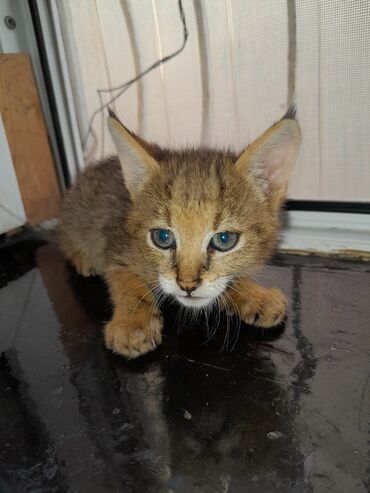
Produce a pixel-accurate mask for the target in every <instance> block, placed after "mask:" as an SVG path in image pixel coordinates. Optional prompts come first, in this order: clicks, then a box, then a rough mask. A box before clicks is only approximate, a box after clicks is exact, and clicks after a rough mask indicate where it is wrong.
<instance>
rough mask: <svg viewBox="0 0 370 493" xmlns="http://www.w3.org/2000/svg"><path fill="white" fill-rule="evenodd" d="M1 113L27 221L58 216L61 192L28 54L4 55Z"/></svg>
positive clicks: (0, 78)
mask: <svg viewBox="0 0 370 493" xmlns="http://www.w3.org/2000/svg"><path fill="white" fill-rule="evenodd" d="M0 112H1V114H2V117H3V121H4V127H5V131H6V135H7V139H8V143H9V147H10V152H11V155H12V159H13V163H14V167H15V172H16V175H17V180H18V184H19V188H20V191H21V196H22V200H23V205H24V208H25V211H26V216H27V222H28V223H29V224H38V223H40V222H42V221H44V220H46V219H51V218H53V217H55V216H57V214H58V211H59V207H60V202H61V193H60V188H59V184H58V179H57V175H56V170H55V165H54V162H53V158H52V154H51V150H50V146H49V141H48V135H47V130H46V126H45V122H44V117H43V114H42V110H41V106H40V100H39V96H38V93H37V88H36V84H35V79H34V76H33V72H32V66H31V61H30V57H29V55H27V54H23V53H21V54H12V55H0Z"/></svg>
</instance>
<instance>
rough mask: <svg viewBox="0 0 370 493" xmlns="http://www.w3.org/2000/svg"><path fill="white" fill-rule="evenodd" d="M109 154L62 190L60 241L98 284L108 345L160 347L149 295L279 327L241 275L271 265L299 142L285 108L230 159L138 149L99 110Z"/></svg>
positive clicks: (269, 304) (277, 315)
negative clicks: (109, 309) (217, 307)
mask: <svg viewBox="0 0 370 493" xmlns="http://www.w3.org/2000/svg"><path fill="white" fill-rule="evenodd" d="M108 125H109V129H110V132H111V135H112V137H113V140H114V143H115V146H116V148H117V152H118V156H117V157H112V158H109V159H106V160H103V161H101V162H100V163H98V164H96V165H95V166H91V167H88V168H87V169H86V170H85V171H84V173H83V174H82V175H81V176H79V178H78V180H77V182H76V184H75V185H74V186H73V187H72V188H71V189H70V190H69V191H68V192H67V194H66V197H65V200H64V205H63V208H62V213H61V221H60V225H59V240H60V245H61V248H62V250H63V252H64V254H65V255H66V256H67V258H68V259H69V260H70V261H71V262H72V263H73V265H74V266H75V267H76V269H77V271H78V272H80V273H81V274H82V275H85V276H89V275H91V274H92V273H97V274H100V275H102V276H103V277H104V279H105V280H106V282H107V284H108V286H109V290H110V295H111V299H112V302H113V305H114V313H113V318H112V320H111V321H110V322H109V323H108V324H107V325H106V327H105V341H106V345H107V347H108V348H110V349H112V350H113V351H114V352H116V353H119V354H122V355H124V356H126V357H128V358H135V357H137V356H139V355H141V354H143V353H146V352H148V351H151V350H152V349H154V348H155V347H156V346H157V345H158V344H160V342H161V331H162V316H161V313H160V311H159V309H158V306H157V303H156V296H157V294H159V293H162V294H165V295H168V296H169V297H172V298H175V299H176V300H177V301H178V303H180V304H182V305H185V306H186V307H188V308H189V309H195V310H197V309H200V308H203V307H211V306H212V305H214V304H215V303H216V300H217V303H220V304H221V306H222V307H223V308H225V309H228V310H229V311H231V312H234V313H236V314H237V315H238V316H240V317H241V318H242V320H243V321H244V322H246V323H248V324H254V325H256V326H259V327H265V328H268V327H273V326H275V325H278V324H279V323H280V322H281V321H282V320H283V318H284V316H285V309H286V300H285V297H284V295H283V294H282V293H281V291H279V290H278V289H268V288H264V287H262V286H261V285H259V284H256V283H255V282H254V281H253V280H252V278H251V277H250V275H252V274H253V273H254V272H255V271H256V269H257V268H258V267H259V266H261V264H262V263H263V262H264V261H265V260H266V259H267V258H268V257H269V256H270V254H271V252H272V249H273V247H274V244H275V242H276V239H277V233H278V227H279V209H280V206H281V204H282V203H283V201H284V198H285V193H286V188H287V182H288V177H289V175H290V171H291V169H292V166H293V163H294V161H295V159H296V156H297V152H298V149H299V145H300V140H301V137H300V129H299V125H298V123H297V121H296V120H295V111H294V109H293V110H289V111H288V113H287V114H286V115H285V116H284V118H283V119H282V120H280V121H279V122H278V123H276V124H275V125H273V126H272V127H271V128H270V129H269V130H267V131H266V132H265V133H264V134H263V135H262V136H261V137H259V138H258V139H257V140H256V141H255V142H254V143H253V144H251V145H249V146H248V147H247V148H246V149H245V150H244V151H243V152H242V153H241V154H240V155H236V154H233V153H232V152H221V151H217V150H212V149H198V150H194V149H190V150H183V151H171V150H168V149H162V148H160V147H158V146H156V145H152V144H148V143H147V142H145V141H143V140H142V139H140V138H139V137H137V136H136V135H135V134H133V133H132V132H130V131H129V130H128V129H127V128H125V127H124V126H123V125H122V123H121V122H120V121H119V120H118V119H117V118H116V116H115V115H114V114H113V113H112V112H110V116H109V119H108Z"/></svg>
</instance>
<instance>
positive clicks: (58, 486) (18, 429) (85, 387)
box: [0, 241, 370, 493]
mask: <svg viewBox="0 0 370 493" xmlns="http://www.w3.org/2000/svg"><path fill="white" fill-rule="evenodd" d="M0 259H1V260H0V287H1V289H0V492H1V493H3V492H12V493H13V492H17V493H18V492H43V493H44V492H83V493H85V492H86V493H90V492H91V493H93V492H144V493H146V492H181V493H192V492H196V493H198V492H199V493H200V492H205V493H208V492H220V493H221V492H222V493H228V492H229V493H234V492H245V493H252V492H263V493H270V492H277V491H279V492H280V491H281V492H285V493H286V492H299V493H300V492H311V491H312V492H318V493H324V492H336V493H338V492H345V493H356V492H358V493H360V492H368V491H369V487H370V480H369V478H370V458H369V450H370V446H369V394H370V383H369V370H370V357H369V356H370V322H369V320H370V264H365V263H364V264H361V263H351V262H344V261H343V262H340V261H334V260H329V259H322V258H304V257H301V258H300V257H281V258H279V259H277V262H276V264H275V265H274V266H271V267H268V268H267V269H266V271H265V272H264V274H263V275H262V276H261V279H262V280H263V282H265V283H266V284H269V285H277V286H280V287H281V288H282V289H283V290H284V291H285V292H286V293H287V294H288V296H289V298H290V314H289V318H288V321H287V324H286V327H285V331H283V332H282V331H278V332H277V333H270V332H268V333H265V334H260V333H259V332H258V331H256V330H255V329H253V328H251V327H242V330H241V334H240V337H239V339H238V341H237V342H235V326H233V327H230V328H229V341H227V340H225V333H226V322H225V321H222V322H221V324H220V327H219V329H218V330H217V333H216V335H215V337H213V338H211V339H210V340H209V341H208V342H207V339H208V336H207V330H206V329H205V328H204V327H205V323H204V321H203V322H199V324H198V325H197V324H196V323H193V324H190V323H189V322H188V321H186V320H185V321H182V322H181V321H179V320H178V319H177V318H176V313H169V312H167V313H166V318H167V323H166V331H165V334H166V336H165V338H164V344H163V346H162V347H161V348H160V349H159V350H157V351H156V352H155V353H153V354H152V355H151V356H148V357H146V358H143V359H142V360H141V361H136V362H131V363H128V362H126V361H125V360H124V359H122V358H120V357H117V356H113V355H111V354H110V353H109V352H108V351H107V350H105V348H104V346H103V341H102V331H101V327H102V321H104V320H107V319H108V318H109V309H108V306H109V305H108V303H107V297H106V293H105V291H104V286H103V285H102V283H101V282H99V280H98V279H93V280H86V279H82V278H80V277H78V276H76V275H75V274H74V273H73V272H72V271H71V269H69V268H68V267H67V266H66V264H65V262H64V260H63V258H62V257H61V256H60V254H59V253H58V251H57V250H56V248H55V247H54V246H52V245H48V244H44V245H41V246H38V247H37V245H36V244H35V242H33V241H26V242H24V243H20V244H15V245H14V246H12V247H8V248H5V249H2V250H0ZM216 322H217V319H216V320H213V321H212V320H210V321H209V325H210V326H211V327H213V326H214V325H215V324H216ZM227 342H228V349H227V348H226V347H225V346H227ZM222 346H224V347H223V349H222V350H221V348H222ZM232 347H233V350H232V351H231V349H232Z"/></svg>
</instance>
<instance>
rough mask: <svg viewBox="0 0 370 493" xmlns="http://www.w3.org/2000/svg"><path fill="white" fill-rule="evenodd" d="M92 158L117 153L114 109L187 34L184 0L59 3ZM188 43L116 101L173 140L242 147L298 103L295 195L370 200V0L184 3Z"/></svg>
mask: <svg viewBox="0 0 370 493" xmlns="http://www.w3.org/2000/svg"><path fill="white" fill-rule="evenodd" d="M56 5H57V8H58V12H59V17H60V23H61V27H62V36H63V41H64V46H65V51H66V55H67V61H68V67H69V72H70V78H71V83H72V89H73V96H74V101H75V105H76V108H77V113H78V115H77V116H78V122H79V129H80V135H81V140H82V142H83V144H84V147H85V156H86V159H87V160H91V159H97V158H100V157H102V156H104V155H107V154H109V153H111V152H113V147H112V143H111V141H110V139H109V136H108V135H107V131H106V126H105V118H106V112H101V113H99V114H97V116H96V117H95V119H94V120H93V124H92V128H93V132H92V133H90V135H89V137H88V138H87V141H86V142H85V138H86V135H87V134H88V129H89V124H90V121H91V118H92V116H93V114H94V112H95V111H96V110H97V109H98V108H99V107H101V106H102V104H104V103H106V102H108V101H109V99H110V98H111V97H112V96H113V95H114V94H116V93H115V92H112V93H109V92H106V93H101V94H100V96H99V94H98V92H97V89H109V88H112V87H115V86H119V85H121V84H123V83H125V82H126V81H127V80H129V79H131V78H133V77H135V76H136V75H138V74H139V73H140V72H142V71H143V70H145V69H146V68H147V67H149V66H150V65H151V64H153V63H154V62H155V61H156V60H157V59H159V58H162V57H164V56H166V55H168V54H170V53H172V52H174V51H176V50H177V49H178V48H179V47H180V46H181V44H182V41H183V30H182V24H181V20H180V17H179V10H178V2H177V0H58V1H57V2H56ZM183 7H184V12H185V16H186V23H187V28H188V31H189V38H188V41H187V44H186V47H185V49H184V50H183V51H182V52H181V53H180V54H179V55H178V56H177V57H175V58H173V59H172V60H170V61H169V62H168V63H166V64H164V65H162V66H160V67H158V68H156V69H155V70H153V71H152V72H151V73H149V74H148V75H146V76H145V77H144V78H143V79H141V80H140V81H138V82H137V83H135V84H134V85H133V86H131V88H130V89H128V90H127V91H126V92H125V93H124V94H122V96H121V97H120V98H119V99H117V100H116V101H115V102H113V103H112V104H111V107H112V108H113V110H114V111H115V112H116V113H117V115H118V116H119V117H120V118H121V119H122V120H123V121H124V122H126V124H127V125H128V126H129V127H130V128H131V129H133V130H134V131H135V132H137V133H138V134H139V135H140V136H142V137H144V138H145V139H148V140H150V141H154V142H157V143H158V144H161V145H166V146H170V147H175V148H177V147H181V146H184V145H192V146H198V145H200V144H201V145H210V146H215V147H218V148H224V147H230V148H233V149H236V150H240V149H242V148H243V147H245V146H246V145H247V144H248V143H250V142H251V141H252V140H253V139H254V138H255V137H256V136H257V135H259V134H260V133H261V132H262V131H263V130H264V129H266V128H267V127H268V126H270V125H271V124H272V123H273V122H274V121H276V120H278V119H279V118H280V117H281V116H282V115H283V114H284V112H285V111H286V109H287V107H288V105H289V104H290V103H291V102H292V101H294V102H296V104H297V108H298V118H299V121H300V123H301V126H302V129H303V138H304V141H303V146H302V151H301V153H300V156H299V161H298V163H297V166H296V168H295V171H294V176H293V178H292V181H291V185H290V188H289V197H290V198H292V199H299V200H306V199H309V200H310V199H318V200H339V201H347V200H348V201H370V102H369V101H370V97H369V96H370V2H369V1H368V0H347V1H342V0H321V1H320V0H310V1H308V0H295V1H294V0H183Z"/></svg>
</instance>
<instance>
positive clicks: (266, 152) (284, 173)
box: [236, 112, 301, 208]
mask: <svg viewBox="0 0 370 493" xmlns="http://www.w3.org/2000/svg"><path fill="white" fill-rule="evenodd" d="M300 143H301V131H300V128H299V125H298V122H297V121H296V120H295V119H294V113H289V112H288V113H287V115H286V116H285V117H284V118H283V119H282V120H280V121H279V122H278V123H276V124H275V125H273V126H272V127H271V128H269V129H268V130H267V131H266V132H265V133H264V134H263V135H262V136H261V137H259V138H258V139H257V140H255V141H254V142H253V144H251V145H250V146H249V147H248V148H247V149H246V150H245V151H244V152H243V153H242V154H241V156H240V157H239V159H238V160H237V162H236V167H237V169H239V171H241V172H243V173H247V174H249V175H252V176H253V177H254V178H255V180H256V182H257V185H258V186H260V188H261V190H262V192H263V193H265V194H266V196H268V198H269V199H270V201H271V203H272V205H273V207H276V208H278V207H280V205H281V203H282V201H283V200H284V199H285V194H286V189H287V185H288V180H289V177H290V173H291V171H292V168H293V164H294V161H295V159H296V157H297V154H298V151H299V146H300Z"/></svg>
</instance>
